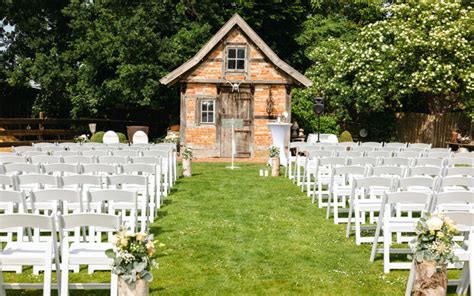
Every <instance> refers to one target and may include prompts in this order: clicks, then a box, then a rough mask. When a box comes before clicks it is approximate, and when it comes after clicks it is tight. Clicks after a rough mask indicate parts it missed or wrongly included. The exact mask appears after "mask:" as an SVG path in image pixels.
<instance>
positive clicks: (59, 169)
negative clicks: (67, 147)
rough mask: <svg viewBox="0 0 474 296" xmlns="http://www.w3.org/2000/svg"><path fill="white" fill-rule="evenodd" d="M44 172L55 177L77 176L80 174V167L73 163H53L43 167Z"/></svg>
mask: <svg viewBox="0 0 474 296" xmlns="http://www.w3.org/2000/svg"><path fill="white" fill-rule="evenodd" d="M43 172H45V173H46V174H49V175H54V176H61V177H62V176H67V175H77V174H79V173H80V167H79V165H77V164H71V163H51V164H44V165H43Z"/></svg>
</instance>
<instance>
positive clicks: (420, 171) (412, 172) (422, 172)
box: [407, 166, 443, 177]
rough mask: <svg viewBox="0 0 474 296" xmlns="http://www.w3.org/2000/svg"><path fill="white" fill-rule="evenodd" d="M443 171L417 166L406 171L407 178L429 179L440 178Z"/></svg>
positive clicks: (436, 168) (438, 168) (437, 168)
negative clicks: (424, 177)
mask: <svg viewBox="0 0 474 296" xmlns="http://www.w3.org/2000/svg"><path fill="white" fill-rule="evenodd" d="M442 173H443V169H442V168H441V167H435V166H417V167H412V168H409V169H408V173H407V176H408V177H414V176H430V177H441V175H442Z"/></svg>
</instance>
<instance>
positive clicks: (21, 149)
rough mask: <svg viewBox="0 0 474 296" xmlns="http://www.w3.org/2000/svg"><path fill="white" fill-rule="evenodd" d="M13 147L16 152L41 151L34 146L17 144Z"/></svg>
mask: <svg viewBox="0 0 474 296" xmlns="http://www.w3.org/2000/svg"><path fill="white" fill-rule="evenodd" d="M12 148H13V151H14V152H16V153H23V152H30V151H39V149H38V147H34V146H16V147H12Z"/></svg>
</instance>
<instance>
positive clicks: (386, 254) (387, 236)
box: [374, 223, 392, 273]
mask: <svg viewBox="0 0 474 296" xmlns="http://www.w3.org/2000/svg"><path fill="white" fill-rule="evenodd" d="M376 239H377V241H376V240H374V244H377V243H378V238H376ZM391 245H392V232H391V231H390V229H389V224H388V223H387V224H386V225H385V227H384V235H383V272H384V273H390V246H391Z"/></svg>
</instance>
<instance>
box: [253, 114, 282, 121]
mask: <svg viewBox="0 0 474 296" xmlns="http://www.w3.org/2000/svg"><path fill="white" fill-rule="evenodd" d="M277 117H278V116H275V115H271V116H268V115H255V119H269V120H272V119H277Z"/></svg>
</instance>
